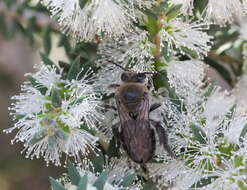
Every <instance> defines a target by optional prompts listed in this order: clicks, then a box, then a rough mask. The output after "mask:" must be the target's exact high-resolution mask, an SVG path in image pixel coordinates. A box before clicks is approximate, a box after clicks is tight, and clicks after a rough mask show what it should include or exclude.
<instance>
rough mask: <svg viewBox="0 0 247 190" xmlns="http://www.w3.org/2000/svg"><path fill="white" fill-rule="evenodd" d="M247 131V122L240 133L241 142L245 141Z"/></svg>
mask: <svg viewBox="0 0 247 190" xmlns="http://www.w3.org/2000/svg"><path fill="white" fill-rule="evenodd" d="M246 133H247V124H246V125H245V126H244V127H243V129H242V131H241V133H240V136H239V142H244V140H243V139H244V137H245V135H246Z"/></svg>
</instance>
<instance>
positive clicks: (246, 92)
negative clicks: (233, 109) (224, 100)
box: [232, 74, 247, 114]
mask: <svg viewBox="0 0 247 190" xmlns="http://www.w3.org/2000/svg"><path fill="white" fill-rule="evenodd" d="M232 93H233V95H234V96H235V97H236V101H237V113H239V114H246V113H247V108H246V106H243V105H246V103H247V100H246V97H247V74H244V75H242V77H241V78H240V80H239V81H238V83H237V84H236V86H235V87H234V89H233V92H232Z"/></svg>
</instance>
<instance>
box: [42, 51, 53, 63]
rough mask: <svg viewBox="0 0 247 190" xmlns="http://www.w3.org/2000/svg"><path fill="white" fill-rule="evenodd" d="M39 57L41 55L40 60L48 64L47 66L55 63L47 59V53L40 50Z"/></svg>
mask: <svg viewBox="0 0 247 190" xmlns="http://www.w3.org/2000/svg"><path fill="white" fill-rule="evenodd" d="M40 57H41V60H42V61H43V63H44V64H45V65H48V66H54V65H55V64H54V63H53V62H52V60H50V59H49V57H48V56H47V54H45V53H42V52H40Z"/></svg>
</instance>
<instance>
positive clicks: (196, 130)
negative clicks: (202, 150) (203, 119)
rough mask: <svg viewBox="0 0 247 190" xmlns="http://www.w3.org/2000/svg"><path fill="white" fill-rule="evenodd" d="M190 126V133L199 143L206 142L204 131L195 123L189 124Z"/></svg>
mask: <svg viewBox="0 0 247 190" xmlns="http://www.w3.org/2000/svg"><path fill="white" fill-rule="evenodd" d="M190 128H191V130H192V133H193V135H194V138H195V139H196V140H197V141H198V142H200V143H201V144H207V141H206V138H207V136H206V133H205V132H204V131H203V129H202V128H201V127H199V126H197V125H195V124H193V123H192V124H191V125H190Z"/></svg>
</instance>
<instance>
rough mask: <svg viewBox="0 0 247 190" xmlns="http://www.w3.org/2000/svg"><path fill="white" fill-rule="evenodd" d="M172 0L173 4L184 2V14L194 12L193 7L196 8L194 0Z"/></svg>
mask: <svg viewBox="0 0 247 190" xmlns="http://www.w3.org/2000/svg"><path fill="white" fill-rule="evenodd" d="M170 2H172V3H173V4H182V8H181V11H182V13H183V14H185V15H187V14H189V15H191V14H192V9H193V8H194V5H193V3H194V2H193V0H170Z"/></svg>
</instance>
